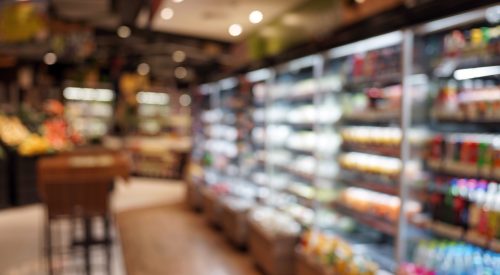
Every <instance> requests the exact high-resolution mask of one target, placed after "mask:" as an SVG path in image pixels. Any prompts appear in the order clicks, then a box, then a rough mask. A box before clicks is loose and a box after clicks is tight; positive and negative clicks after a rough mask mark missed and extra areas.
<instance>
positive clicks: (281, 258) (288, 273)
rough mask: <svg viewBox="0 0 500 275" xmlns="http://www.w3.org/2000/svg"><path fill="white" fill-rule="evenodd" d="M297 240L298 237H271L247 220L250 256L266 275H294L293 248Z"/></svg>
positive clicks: (257, 225)
mask: <svg viewBox="0 0 500 275" xmlns="http://www.w3.org/2000/svg"><path fill="white" fill-rule="evenodd" d="M298 240H299V238H298V236H290V235H283V236H279V235H271V234H269V233H268V232H266V230H265V229H263V228H262V227H261V226H260V225H259V224H258V223H256V222H255V221H254V220H253V219H249V248H250V255H251V257H252V259H253V260H254V262H255V264H256V265H257V266H258V267H259V268H260V269H262V271H264V272H265V274H267V275H294V274H295V246H296V245H297V243H298Z"/></svg>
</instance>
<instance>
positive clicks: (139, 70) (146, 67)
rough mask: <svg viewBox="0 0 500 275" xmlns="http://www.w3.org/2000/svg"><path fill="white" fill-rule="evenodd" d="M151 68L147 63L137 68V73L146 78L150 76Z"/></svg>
mask: <svg viewBox="0 0 500 275" xmlns="http://www.w3.org/2000/svg"><path fill="white" fill-rule="evenodd" d="M149 71H150V67H149V65H148V64H147V63H141V64H139V66H137V73H138V74H139V75H142V76H145V75H147V74H149Z"/></svg>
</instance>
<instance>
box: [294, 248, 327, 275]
mask: <svg viewBox="0 0 500 275" xmlns="http://www.w3.org/2000/svg"><path fill="white" fill-rule="evenodd" d="M295 259H296V260H295V270H296V273H295V274H296V275H334V274H333V273H332V272H328V271H327V270H326V269H325V267H324V266H322V265H321V264H320V263H319V262H318V261H315V260H314V259H312V258H311V257H310V256H308V255H307V254H305V253H304V252H303V251H302V249H300V248H297V249H296V250H295Z"/></svg>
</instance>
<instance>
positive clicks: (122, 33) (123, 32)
mask: <svg viewBox="0 0 500 275" xmlns="http://www.w3.org/2000/svg"><path fill="white" fill-rule="evenodd" d="M131 32H132V31H131V30H130V28H129V27H127V26H120V27H119V28H118V29H117V30H116V33H117V34H118V36H119V37H121V38H127V37H129V36H130V33H131Z"/></svg>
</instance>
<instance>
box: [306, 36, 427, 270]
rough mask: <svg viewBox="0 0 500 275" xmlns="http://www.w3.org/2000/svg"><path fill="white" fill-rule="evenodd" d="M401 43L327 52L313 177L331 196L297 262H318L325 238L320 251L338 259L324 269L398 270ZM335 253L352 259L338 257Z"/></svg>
mask: <svg viewBox="0 0 500 275" xmlns="http://www.w3.org/2000/svg"><path fill="white" fill-rule="evenodd" d="M402 41H403V35H402V33H401V32H399V31H398V32H393V33H388V34H384V35H381V36H378V37H373V38H369V39H367V40H364V41H358V42H355V43H353V44H349V45H344V46H341V47H338V48H334V49H332V50H330V51H329V52H327V53H326V54H325V59H324V65H323V67H322V70H323V73H322V77H321V79H320V80H319V83H320V89H319V92H318V93H317V94H316V105H315V108H316V114H317V116H318V120H317V123H316V131H315V132H316V134H317V135H318V138H317V141H316V142H315V144H316V147H315V151H316V157H317V162H318V164H317V165H316V169H315V173H314V175H315V177H314V179H315V180H314V182H315V188H316V192H318V194H319V193H320V192H321V193H322V192H327V193H330V194H332V195H331V196H330V198H331V199H330V200H326V201H322V202H321V201H317V202H318V203H317V204H316V207H315V213H316V215H315V217H316V218H315V221H314V226H313V227H312V228H311V231H308V232H307V233H305V234H304V236H303V242H304V244H303V245H302V246H301V247H300V248H299V250H298V253H299V257H300V258H304V259H309V261H302V264H304V263H314V262H318V260H319V258H321V255H315V254H314V253H313V251H315V250H316V248H315V247H316V246H322V245H323V244H321V243H318V240H322V241H321V242H323V241H324V242H331V243H334V244H336V245H335V246H332V247H331V251H325V252H324V253H327V254H328V253H333V254H335V255H336V257H339V259H338V261H333V262H330V263H322V264H320V265H323V268H325V269H327V270H334V271H336V272H341V271H339V269H340V267H339V266H341V265H347V266H351V267H353V268H354V267H356V268H358V269H366V270H367V272H369V273H368V274H375V272H379V271H380V272H382V271H386V272H394V271H395V270H396V269H397V263H396V260H395V255H396V249H395V248H396V242H395V236H396V234H397V229H398V213H399V208H400V204H401V201H400V198H399V191H398V190H399V173H400V169H401V159H400V150H399V147H400V143H401V135H402V134H401V128H400V124H399V121H400V114H401V97H402V93H403V89H402V85H401V78H402V72H401V43H402ZM414 207H415V208H417V209H415V210H413V211H416V210H418V206H414ZM325 216H326V217H328V218H325ZM339 251H344V252H345V253H349V254H350V255H352V257H350V258H348V257H346V258H345V259H343V258H342V257H343V256H342V255H337V254H338V253H344V252H339ZM311 258H312V259H311ZM311 268H312V267H311ZM299 269H304V270H307V268H304V267H303V268H299Z"/></svg>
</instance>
